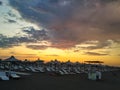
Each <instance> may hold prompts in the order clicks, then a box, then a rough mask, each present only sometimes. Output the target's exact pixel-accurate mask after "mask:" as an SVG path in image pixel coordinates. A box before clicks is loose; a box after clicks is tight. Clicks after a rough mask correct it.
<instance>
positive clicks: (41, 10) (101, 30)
mask: <svg viewBox="0 0 120 90" xmlns="http://www.w3.org/2000/svg"><path fill="white" fill-rule="evenodd" d="M119 29H120V0H0V58H1V59H5V58H8V57H9V56H11V55H14V56H15V57H16V58H18V59H21V60H24V59H28V60H36V59H37V58H40V59H42V60H45V61H50V60H54V59H58V60H60V61H68V60H70V61H72V62H76V61H78V62H82V63H83V62H84V61H86V60H100V61H103V62H104V64H106V65H112V66H120V30H119Z"/></svg>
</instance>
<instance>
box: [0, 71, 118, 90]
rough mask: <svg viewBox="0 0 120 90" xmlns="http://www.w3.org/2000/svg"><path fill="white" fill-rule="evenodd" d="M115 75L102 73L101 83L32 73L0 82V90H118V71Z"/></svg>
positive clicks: (85, 79)
mask: <svg viewBox="0 0 120 90" xmlns="http://www.w3.org/2000/svg"><path fill="white" fill-rule="evenodd" d="M115 73H116V74H117V75H115V74H113V73H111V72H107V73H103V78H102V80H101V81H91V80H87V75H86V74H80V75H65V76H52V75H49V74H46V73H43V74H42V73H32V75H30V76H24V77H22V78H21V79H19V80H13V79H11V80H9V81H0V90H120V71H117V72H115Z"/></svg>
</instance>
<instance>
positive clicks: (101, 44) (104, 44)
mask: <svg viewBox="0 0 120 90" xmlns="http://www.w3.org/2000/svg"><path fill="white" fill-rule="evenodd" d="M113 43H114V41H112V40H107V41H104V42H96V43H95V42H91V43H90V42H88V45H89V44H92V45H89V46H87V47H80V48H82V49H88V50H94V49H105V48H111V46H112V44H113Z"/></svg>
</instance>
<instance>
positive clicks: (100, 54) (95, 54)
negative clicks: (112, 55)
mask: <svg viewBox="0 0 120 90" xmlns="http://www.w3.org/2000/svg"><path fill="white" fill-rule="evenodd" d="M85 54H88V55H93V56H105V55H108V54H102V53H96V52H86V53H85Z"/></svg>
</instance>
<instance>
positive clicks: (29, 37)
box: [0, 27, 48, 49]
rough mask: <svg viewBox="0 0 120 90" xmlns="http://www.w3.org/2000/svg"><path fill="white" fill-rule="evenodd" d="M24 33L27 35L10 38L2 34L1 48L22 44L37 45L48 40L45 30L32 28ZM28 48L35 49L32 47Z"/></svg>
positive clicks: (0, 37) (0, 39)
mask: <svg viewBox="0 0 120 90" xmlns="http://www.w3.org/2000/svg"><path fill="white" fill-rule="evenodd" d="M23 32H24V33H25V34H26V35H25V36H13V37H8V36H5V35H2V34H0V48H10V47H14V46H19V45H21V44H22V43H26V44H28V43H37V42H40V41H42V40H46V38H48V37H47V34H46V31H45V30H35V29H34V28H32V27H30V28H27V29H26V30H25V29H24V30H23ZM28 47H31V48H34V47H32V46H28ZM34 49H35V48H34Z"/></svg>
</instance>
